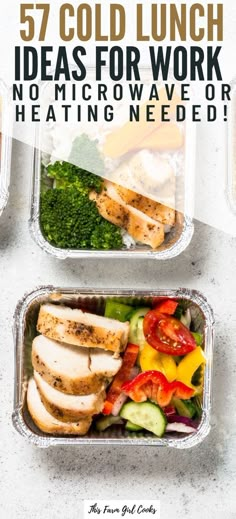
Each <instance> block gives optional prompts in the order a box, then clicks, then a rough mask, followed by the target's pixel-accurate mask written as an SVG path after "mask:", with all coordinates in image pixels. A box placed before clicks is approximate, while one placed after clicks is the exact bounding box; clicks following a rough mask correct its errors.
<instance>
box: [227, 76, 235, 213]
mask: <svg viewBox="0 0 236 519" xmlns="http://www.w3.org/2000/svg"><path fill="white" fill-rule="evenodd" d="M231 89H232V90H231V95H232V98H231V103H230V104H229V107H228V109H229V119H228V125H227V148H228V155H227V163H228V167H227V179H226V193H227V198H228V202H229V205H230V208H231V210H232V212H233V213H234V214H236V78H235V79H234V80H233V81H232V83H231Z"/></svg>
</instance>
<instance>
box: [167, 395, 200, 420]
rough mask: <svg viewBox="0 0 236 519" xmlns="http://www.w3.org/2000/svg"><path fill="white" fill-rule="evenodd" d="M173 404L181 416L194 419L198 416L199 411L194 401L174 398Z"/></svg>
mask: <svg viewBox="0 0 236 519" xmlns="http://www.w3.org/2000/svg"><path fill="white" fill-rule="evenodd" d="M172 403H173V406H174V407H175V409H176V411H177V413H178V414H179V415H180V416H186V417H187V418H193V417H194V416H195V415H196V412H197V409H196V406H195V404H194V403H193V402H192V400H180V399H179V398H172Z"/></svg>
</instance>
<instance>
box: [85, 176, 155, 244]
mask: <svg viewBox="0 0 236 519" xmlns="http://www.w3.org/2000/svg"><path fill="white" fill-rule="evenodd" d="M90 199H91V200H94V201H95V202H96V205H97V207H98V210H99V213H100V214H101V215H102V216H103V218H105V219H106V220H108V221H109V222H112V223H114V224H115V225H118V226H119V227H122V228H123V229H125V230H126V231H127V232H128V233H129V234H130V235H131V236H132V237H133V238H134V239H135V240H136V241H138V242H141V243H144V244H145V245H150V247H152V249H156V248H157V247H159V246H160V245H161V244H162V243H163V241H164V238H165V233H164V225H163V224H162V223H160V222H157V221H155V220H153V219H152V218H150V217H149V216H147V215H146V214H144V213H143V212H141V211H139V210H138V209H135V208H134V207H132V206H131V205H128V204H126V203H125V202H124V201H123V200H122V198H121V197H120V196H119V194H118V192H117V190H116V187H115V184H112V183H111V182H107V183H106V185H105V189H104V190H103V191H102V192H101V193H100V194H98V193H94V192H92V193H90Z"/></svg>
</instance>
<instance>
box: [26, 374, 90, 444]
mask: <svg viewBox="0 0 236 519" xmlns="http://www.w3.org/2000/svg"><path fill="white" fill-rule="evenodd" d="M27 405H28V410H29V413H30V415H31V417H32V419H33V421H34V423H35V424H36V425H37V427H38V428H39V429H40V430H41V431H43V432H45V433H49V434H73V435H78V436H83V435H84V434H86V433H87V432H88V430H89V427H90V425H91V423H92V417H91V416H88V417H83V418H81V419H80V420H78V421H77V422H67V423H65V422H62V421H61V420H58V419H57V418H55V417H54V416H52V415H51V414H50V413H49V412H48V411H47V409H46V408H45V407H44V405H43V403H42V400H41V398H40V394H39V391H38V389H37V386H36V382H35V380H34V379H33V378H31V379H30V381H29V385H28V391H27Z"/></svg>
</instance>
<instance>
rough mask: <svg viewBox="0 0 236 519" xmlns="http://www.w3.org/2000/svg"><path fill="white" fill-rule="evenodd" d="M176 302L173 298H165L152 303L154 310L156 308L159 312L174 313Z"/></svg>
mask: <svg viewBox="0 0 236 519" xmlns="http://www.w3.org/2000/svg"><path fill="white" fill-rule="evenodd" d="M178 304H179V303H178V302H177V301H174V299H165V300H164V301H161V302H159V303H157V304H155V303H154V310H158V312H160V313H161V314H167V315H174V313H175V310H176V308H177V306H178Z"/></svg>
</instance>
